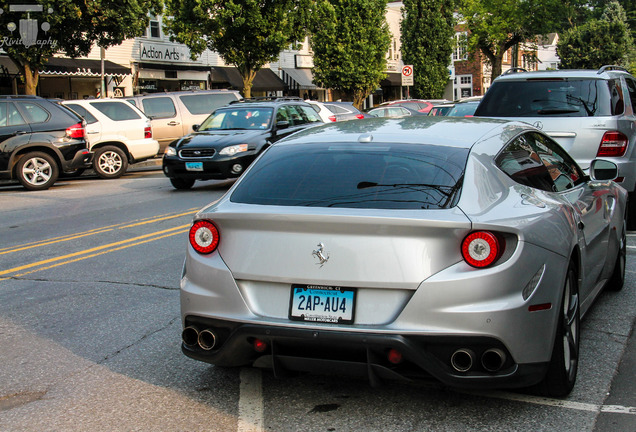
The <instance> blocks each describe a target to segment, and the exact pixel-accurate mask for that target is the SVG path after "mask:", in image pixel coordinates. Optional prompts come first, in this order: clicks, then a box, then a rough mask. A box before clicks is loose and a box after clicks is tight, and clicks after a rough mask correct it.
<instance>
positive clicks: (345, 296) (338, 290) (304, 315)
mask: <svg viewBox="0 0 636 432" xmlns="http://www.w3.org/2000/svg"><path fill="white" fill-rule="evenodd" d="M355 300H356V290H355V289H353V288H343V287H337V286H324V285H292V291H291V302H290V305H289V319H291V320H295V321H310V322H324V323H334V324H353V318H354V307H355Z"/></svg>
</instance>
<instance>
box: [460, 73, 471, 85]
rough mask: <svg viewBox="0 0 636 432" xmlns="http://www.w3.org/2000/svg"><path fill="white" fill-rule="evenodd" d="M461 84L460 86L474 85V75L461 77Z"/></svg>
mask: <svg viewBox="0 0 636 432" xmlns="http://www.w3.org/2000/svg"><path fill="white" fill-rule="evenodd" d="M459 83H460V84H472V83H473V76H472V75H462V76H461V77H459Z"/></svg>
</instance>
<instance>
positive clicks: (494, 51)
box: [459, 0, 577, 79]
mask: <svg viewBox="0 0 636 432" xmlns="http://www.w3.org/2000/svg"><path fill="white" fill-rule="evenodd" d="M572 3H577V2H567V1H566V2H563V1H560V0H533V1H527V0H460V6H459V12H460V18H459V21H460V22H461V23H463V24H465V26H466V28H467V29H468V49H469V52H476V51H478V52H480V53H481V54H482V55H483V56H484V57H485V58H486V59H487V60H488V62H489V63H490V65H491V67H492V79H495V78H496V77H498V76H499V75H501V69H502V60H503V56H504V54H505V53H506V51H508V50H509V49H510V48H512V47H513V46H515V45H517V44H519V43H521V42H526V41H529V40H533V39H534V38H535V37H536V36H537V35H544V34H547V33H549V32H551V31H554V30H555V29H557V28H558V27H559V26H561V25H564V23H565V22H567V21H568V20H569V19H574V16H575V14H574V8H569V7H566V6H569V5H571V4H572Z"/></svg>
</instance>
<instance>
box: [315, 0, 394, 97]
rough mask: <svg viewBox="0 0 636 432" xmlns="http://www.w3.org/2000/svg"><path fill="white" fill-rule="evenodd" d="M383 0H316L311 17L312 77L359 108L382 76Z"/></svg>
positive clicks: (386, 35)
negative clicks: (344, 95)
mask: <svg viewBox="0 0 636 432" xmlns="http://www.w3.org/2000/svg"><path fill="white" fill-rule="evenodd" d="M386 6H387V0H319V1H317V2H316V3H315V9H314V11H313V14H312V17H311V22H312V26H311V47H312V50H313V52H314V68H313V73H314V81H315V82H317V83H321V84H322V85H323V86H325V87H327V88H331V89H334V90H338V91H341V92H343V93H345V94H346V95H347V96H348V97H351V98H352V100H353V104H354V105H355V106H356V107H358V108H360V107H362V103H363V102H364V99H365V98H366V97H367V96H368V95H369V94H370V93H371V92H372V91H373V90H375V89H376V88H378V86H379V85H380V81H382V80H383V79H384V78H385V77H386V73H385V70H386V54H387V51H388V50H389V44H390V43H391V33H390V31H389V27H388V24H387V22H386V15H385V14H386Z"/></svg>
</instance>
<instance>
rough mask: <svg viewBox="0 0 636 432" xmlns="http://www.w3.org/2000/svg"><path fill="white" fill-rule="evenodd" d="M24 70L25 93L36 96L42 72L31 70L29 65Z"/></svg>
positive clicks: (24, 66) (25, 65)
mask: <svg viewBox="0 0 636 432" xmlns="http://www.w3.org/2000/svg"><path fill="white" fill-rule="evenodd" d="M22 68H23V69H24V81H25V90H24V93H25V94H28V95H34V96H35V94H36V90H37V88H38V81H39V80H40V71H39V70H38V69H37V68H36V69H31V66H29V64H28V63H25V64H24V65H23V66H22Z"/></svg>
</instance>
